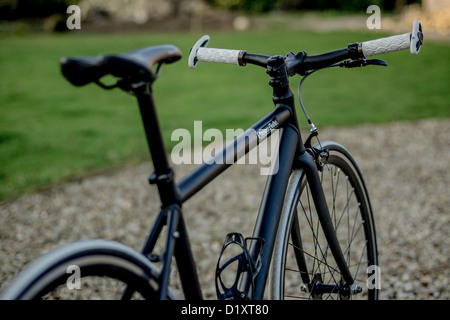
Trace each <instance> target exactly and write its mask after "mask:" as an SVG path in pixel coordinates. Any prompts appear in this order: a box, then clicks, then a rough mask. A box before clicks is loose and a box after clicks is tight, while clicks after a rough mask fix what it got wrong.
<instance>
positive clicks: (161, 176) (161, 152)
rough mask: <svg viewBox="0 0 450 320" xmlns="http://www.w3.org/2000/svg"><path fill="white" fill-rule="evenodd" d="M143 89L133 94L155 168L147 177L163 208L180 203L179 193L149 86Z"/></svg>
mask: <svg viewBox="0 0 450 320" xmlns="http://www.w3.org/2000/svg"><path fill="white" fill-rule="evenodd" d="M145 87H146V88H145V90H135V91H134V94H135V95H136V97H137V100H138V103H139V109H140V112H141V117H142V122H143V125H144V130H145V135H146V138H147V143H148V147H149V149H150V154H151V157H152V161H153V165H154V168H155V171H154V172H153V173H152V174H151V175H150V177H149V182H150V183H151V184H156V185H157V186H158V191H159V194H160V198H161V201H162V205H163V207H165V206H168V205H170V204H173V203H180V201H179V193H178V190H177V188H176V185H175V182H174V175H173V169H172V168H171V167H170V166H169V161H168V159H167V154H166V150H165V147H164V141H163V138H162V134H161V129H160V126H159V122H158V117H157V114H156V109H155V103H154V101H153V96H152V92H151V89H150V84H147V85H146V86H145Z"/></svg>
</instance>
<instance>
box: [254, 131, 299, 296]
mask: <svg viewBox="0 0 450 320" xmlns="http://www.w3.org/2000/svg"><path fill="white" fill-rule="evenodd" d="M298 138H299V136H298V131H297V130H295V129H293V128H291V127H290V126H287V127H286V129H285V130H283V134H282V137H281V141H280V148H279V165H278V172H277V173H276V174H274V175H272V176H269V177H268V179H267V183H266V188H265V190H264V195H263V199H262V201H261V205H260V208H259V213H258V218H257V221H256V224H255V230H254V232H253V237H260V238H263V239H264V241H265V243H264V249H263V251H262V253H261V262H262V264H261V269H260V271H259V273H258V275H257V277H256V279H255V288H254V290H253V295H252V299H253V300H261V299H263V296H264V289H265V285H266V280H267V275H268V273H269V267H270V260H271V257H272V251H273V247H274V244H275V236H276V234H277V230H278V223H279V220H280V215H281V209H282V207H283V203H284V195H285V193H286V188H287V184H288V181H289V176H290V174H291V171H292V164H293V161H294V157H295V154H296V149H297V143H298ZM250 250H251V252H254V250H253V248H251V249H250ZM247 285H249V284H246V286H247ZM247 289H248V287H247ZM246 292H248V290H246Z"/></svg>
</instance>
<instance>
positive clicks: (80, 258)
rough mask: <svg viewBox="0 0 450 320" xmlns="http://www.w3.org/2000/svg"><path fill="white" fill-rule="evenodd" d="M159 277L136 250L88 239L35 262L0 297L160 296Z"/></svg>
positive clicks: (144, 297)
mask: <svg viewBox="0 0 450 320" xmlns="http://www.w3.org/2000/svg"><path fill="white" fill-rule="evenodd" d="M156 279H157V272H156V271H155V269H154V267H153V265H152V264H151V263H150V262H149V261H148V260H147V259H146V258H145V257H143V256H142V255H141V254H139V253H138V252H136V251H134V250H132V249H130V248H128V247H127V246H125V245H123V244H120V243H117V242H113V241H108V240H87V241H80V242H75V243H72V244H69V245H66V246H63V247H61V248H59V249H56V250H54V251H51V252H49V253H48V254H46V255H44V256H42V257H41V258H39V259H38V260H36V261H35V262H34V263H31V264H30V265H29V266H28V267H27V268H26V269H25V270H24V271H23V272H21V273H19V275H18V276H17V278H16V279H15V280H14V281H13V282H12V283H11V284H10V285H9V286H8V287H7V289H6V290H5V291H4V292H3V293H2V294H1V296H0V299H6V300H19V299H20V300H31V299H44V300H72V299H77V300H115V299H156V298H157V295H156V293H157V281H156ZM169 298H170V297H169Z"/></svg>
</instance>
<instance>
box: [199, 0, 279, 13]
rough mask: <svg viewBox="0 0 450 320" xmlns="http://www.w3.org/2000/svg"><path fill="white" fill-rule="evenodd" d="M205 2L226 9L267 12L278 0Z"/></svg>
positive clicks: (212, 0) (217, 0)
mask: <svg viewBox="0 0 450 320" xmlns="http://www.w3.org/2000/svg"><path fill="white" fill-rule="evenodd" d="M206 2H207V3H209V4H211V5H213V6H215V7H218V8H222V9H227V10H243V11H247V12H267V11H270V10H272V9H273V8H275V6H276V5H277V4H278V2H279V0H206Z"/></svg>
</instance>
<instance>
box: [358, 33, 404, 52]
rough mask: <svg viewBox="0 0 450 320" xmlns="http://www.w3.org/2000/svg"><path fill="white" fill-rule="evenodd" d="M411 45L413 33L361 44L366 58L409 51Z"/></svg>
mask: <svg viewBox="0 0 450 320" xmlns="http://www.w3.org/2000/svg"><path fill="white" fill-rule="evenodd" d="M410 44H411V33H405V34H400V35H397V36H392V37H388V38H381V39H377V40H371V41H366V42H362V43H361V48H362V52H363V54H364V57H365V58H368V57H371V56H376V55H378V54H382V53H388V52H394V51H399V50H405V49H409V48H410Z"/></svg>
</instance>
